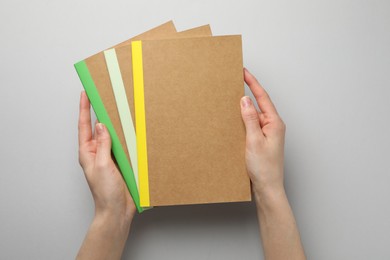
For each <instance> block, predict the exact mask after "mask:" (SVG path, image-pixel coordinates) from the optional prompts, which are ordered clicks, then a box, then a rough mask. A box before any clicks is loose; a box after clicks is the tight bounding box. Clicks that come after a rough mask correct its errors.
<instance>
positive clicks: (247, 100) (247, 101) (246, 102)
mask: <svg viewBox="0 0 390 260" xmlns="http://www.w3.org/2000/svg"><path fill="white" fill-rule="evenodd" d="M250 104H251V99H250V98H249V97H247V96H245V97H243V98H241V106H242V107H243V108H247V107H249V106H250Z"/></svg>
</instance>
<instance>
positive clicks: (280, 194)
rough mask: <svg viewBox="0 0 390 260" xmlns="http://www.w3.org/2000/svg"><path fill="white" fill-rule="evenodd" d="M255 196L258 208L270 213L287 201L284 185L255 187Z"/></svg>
mask: <svg viewBox="0 0 390 260" xmlns="http://www.w3.org/2000/svg"><path fill="white" fill-rule="evenodd" d="M253 194H254V198H255V202H256V205H257V208H258V209H259V210H261V211H269V210H272V209H276V208H278V207H279V205H280V203H283V202H285V201H286V200H287V195H286V192H285V189H284V186H283V184H281V185H273V186H271V185H268V186H263V187H255V186H254V187H253Z"/></svg>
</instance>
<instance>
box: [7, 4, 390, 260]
mask: <svg viewBox="0 0 390 260" xmlns="http://www.w3.org/2000/svg"><path fill="white" fill-rule="evenodd" d="M170 19H173V20H174V22H175V23H176V26H177V29H178V30H184V29H187V28H189V27H195V26H198V25H201V24H207V23H210V24H211V26H212V29H213V33H214V34H215V35H222V34H242V35H243V48H244V61H245V65H246V66H247V67H248V68H249V69H250V70H251V71H252V72H253V73H254V74H255V75H256V76H257V77H258V78H259V80H260V81H261V82H262V84H263V85H264V87H265V88H266V89H267V90H268V91H269V93H270V95H271V97H272V98H273V100H274V102H275V104H276V106H277V108H278V110H279V112H280V114H281V115H282V117H283V119H284V121H285V122H286V124H287V140H286V172H285V176H286V177H285V179H286V180H285V183H286V189H287V193H288V196H289V200H290V203H291V205H292V207H293V210H294V213H295V216H296V219H297V222H298V225H299V228H300V232H301V235H302V240H303V244H304V247H305V250H306V253H307V256H308V258H309V259H323V260H329V259H354V260H357V259H390V247H389V245H390V239H389V236H390V189H389V186H390V166H389V161H390V152H389V147H390V135H389V134H390V116H389V113H390V1H387V0H383V1H378V0H371V1H368V0H367V1H363V0H359V1H356V0H355V1H352V0H350V1H347V0H338V1H335V0H331V1H310V0H306V1H302V0H300V1H289V0H285V1H260V0H256V1H255V0H254V1H226V0H218V1H206V0H201V1H179V0H175V1H157V0H155V1H129V0H127V1H125V0H121V1H98V0H82V1H76V0H66V1H49V0H46V1H44V0H36V1H18V0H12V1H11V0H1V2H0V69H1V70H0V97H1V99H0V120H1V121H0V122H1V123H0V126H1V127H0V161H1V165H0V169H1V174H0V259H72V258H74V256H75V255H76V253H77V251H78V248H79V246H80V244H81V242H82V240H83V238H84V235H85V233H86V231H87V229H88V226H89V223H90V222H91V220H92V218H93V201H92V198H91V195H90V192H89V189H88V186H87V183H86V181H85V179H84V176H83V173H82V171H81V168H80V167H79V165H78V158H77V116H78V102H79V94H80V91H81V89H82V86H81V83H80V81H79V79H78V77H77V75H76V72H75V70H74V68H73V63H75V62H76V61H78V60H80V59H83V58H85V57H87V56H89V55H91V54H93V53H95V52H97V51H100V50H102V49H103V48H106V47H109V46H111V45H113V44H115V43H118V42H120V41H122V40H125V39H127V38H129V37H130V36H133V35H136V34H138V33H141V32H143V31H145V30H147V29H150V28H151V27H153V26H156V25H158V24H161V23H163V22H166V21H168V20H170ZM259 244H260V239H259V232H258V226H257V220H256V214H255V208H254V205H253V204H251V203H242V204H240V203H239V204H220V205H202V206H182V207H167V208H156V209H153V210H150V211H147V212H145V213H144V214H142V215H141V216H137V217H136V219H135V221H134V223H133V226H132V231H131V234H130V236H129V240H128V243H127V246H126V250H125V252H124V256H123V259H160V260H162V259H263V257H262V249H261V248H260V246H259Z"/></svg>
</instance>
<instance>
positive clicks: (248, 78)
mask: <svg viewBox="0 0 390 260" xmlns="http://www.w3.org/2000/svg"><path fill="white" fill-rule="evenodd" d="M244 80H245V82H246V84H247V85H248V86H249V88H250V89H251V91H252V93H253V95H254V97H255V98H256V101H257V104H258V105H259V108H260V110H261V112H263V113H266V114H270V115H277V114H278V112H277V111H276V108H275V106H274V104H273V103H272V101H271V99H270V97H269V95H268V93H267V92H266V91H265V90H264V88H263V87H262V86H261V85H260V83H259V82H258V81H257V79H256V78H255V77H254V76H253V75H252V74H251V73H250V72H249V71H248V70H247V69H246V68H245V69H244Z"/></svg>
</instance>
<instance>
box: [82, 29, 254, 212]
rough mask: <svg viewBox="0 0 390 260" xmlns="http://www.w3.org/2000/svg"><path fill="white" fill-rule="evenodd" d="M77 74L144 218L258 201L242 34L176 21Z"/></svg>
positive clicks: (98, 57) (89, 61)
mask: <svg viewBox="0 0 390 260" xmlns="http://www.w3.org/2000/svg"><path fill="white" fill-rule="evenodd" d="M75 68H76V70H77V73H78V75H79V77H80V79H81V82H82V84H83V86H84V89H85V91H86V93H87V95H88V97H89V100H90V102H91V104H92V107H93V109H94V111H95V113H96V116H97V118H98V120H99V121H100V122H101V123H103V124H105V125H106V127H107V129H108V131H109V132H110V135H111V138H112V152H113V155H114V157H115V160H116V162H117V164H118V167H119V169H120V171H121V173H122V175H123V178H124V180H125V182H126V184H127V187H128V188H129V191H130V194H131V196H132V197H133V200H134V202H135V204H136V207H137V209H138V211H139V212H142V211H143V210H144V209H145V208H149V207H153V206H165V205H182V204H200V203H219V202H236V201H249V200H251V192H250V182H249V179H248V176H247V173H246V166H245V129H244V125H243V123H242V120H241V114H240V98H241V97H242V96H243V95H244V81H243V62H242V44H241V36H239V35H228V36H212V34H211V30H210V26H209V25H206V26H201V27H197V28H193V29H189V30H186V31H182V32H176V29H175V26H174V24H173V23H172V22H168V23H165V24H163V25H160V26H158V27H156V28H154V29H151V30H149V31H147V32H145V33H143V34H140V35H138V36H135V37H133V38H131V39H129V40H127V41H125V42H123V43H120V44H118V45H116V46H114V47H112V48H110V49H107V50H105V51H102V52H99V53H97V54H95V55H93V56H91V57H89V58H86V59H85V60H82V61H80V62H78V63H76V64H75Z"/></svg>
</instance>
